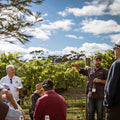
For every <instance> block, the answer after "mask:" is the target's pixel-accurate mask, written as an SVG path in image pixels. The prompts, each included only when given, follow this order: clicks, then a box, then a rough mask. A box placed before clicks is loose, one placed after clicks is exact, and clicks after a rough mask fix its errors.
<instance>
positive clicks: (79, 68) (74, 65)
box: [71, 63, 81, 72]
mask: <svg viewBox="0 0 120 120" xmlns="http://www.w3.org/2000/svg"><path fill="white" fill-rule="evenodd" d="M71 67H75V68H76V69H77V71H78V72H80V70H81V67H80V66H79V65H77V64H75V63H72V64H71Z"/></svg>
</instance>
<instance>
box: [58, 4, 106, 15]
mask: <svg viewBox="0 0 120 120" xmlns="http://www.w3.org/2000/svg"><path fill="white" fill-rule="evenodd" d="M105 8H106V5H97V6H92V5H89V6H84V7H83V8H82V9H80V8H66V9H65V10H64V11H63V12H58V14H59V15H61V16H63V17H64V16H66V15H67V14H73V15H74V16H77V17H80V16H92V15H103V14H104V10H105Z"/></svg>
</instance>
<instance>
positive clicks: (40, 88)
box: [34, 83, 42, 93]
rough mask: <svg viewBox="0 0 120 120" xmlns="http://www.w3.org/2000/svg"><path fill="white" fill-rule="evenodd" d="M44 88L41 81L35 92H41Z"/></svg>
mask: <svg viewBox="0 0 120 120" xmlns="http://www.w3.org/2000/svg"><path fill="white" fill-rule="evenodd" d="M41 90H42V83H39V84H37V85H36V90H35V91H34V93H39V92H40V91H41Z"/></svg>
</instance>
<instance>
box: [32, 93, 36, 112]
mask: <svg viewBox="0 0 120 120" xmlns="http://www.w3.org/2000/svg"><path fill="white" fill-rule="evenodd" d="M31 103H32V105H31V106H32V109H33V111H34V109H35V105H36V98H35V96H34V95H33V96H31Z"/></svg>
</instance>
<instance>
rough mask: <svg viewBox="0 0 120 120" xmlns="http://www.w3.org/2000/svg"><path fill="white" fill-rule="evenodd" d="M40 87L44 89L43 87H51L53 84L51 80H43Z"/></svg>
mask: <svg viewBox="0 0 120 120" xmlns="http://www.w3.org/2000/svg"><path fill="white" fill-rule="evenodd" d="M42 86H43V88H44V86H47V87H53V86H54V83H53V81H52V80H51V79H45V80H44V81H43V83H42Z"/></svg>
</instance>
